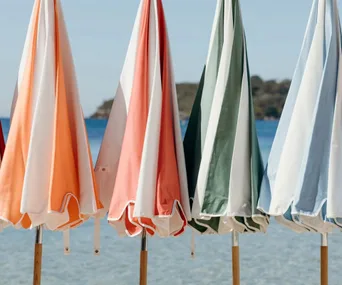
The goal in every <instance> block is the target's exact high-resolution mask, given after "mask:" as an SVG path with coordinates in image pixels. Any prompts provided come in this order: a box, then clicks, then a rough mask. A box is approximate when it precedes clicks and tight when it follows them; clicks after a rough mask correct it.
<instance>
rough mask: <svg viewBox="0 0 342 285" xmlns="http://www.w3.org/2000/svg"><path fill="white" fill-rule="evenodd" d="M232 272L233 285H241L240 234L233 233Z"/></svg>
mask: <svg viewBox="0 0 342 285" xmlns="http://www.w3.org/2000/svg"><path fill="white" fill-rule="evenodd" d="M232 271H233V285H240V254H239V233H237V232H236V231H233V232H232Z"/></svg>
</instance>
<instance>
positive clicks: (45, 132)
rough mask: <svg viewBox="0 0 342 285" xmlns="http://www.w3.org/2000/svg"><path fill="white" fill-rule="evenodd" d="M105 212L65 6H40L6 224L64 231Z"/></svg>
mask: <svg viewBox="0 0 342 285" xmlns="http://www.w3.org/2000/svg"><path fill="white" fill-rule="evenodd" d="M101 208H102V205H101V203H100V202H99V200H98V199H97V189H96V186H95V177H94V172H93V165H92V159H91V155H90V148H89V144H88V138H87V132H86V128H85V123H84V118H83V113H82V109H81V106H80V100H79V95H78V91H77V84H76V77H75V71H74V66H73V60H72V55H71V50H70V46H69V42H68V36H67V31H66V27H65V23H64V19H63V13H62V10H61V6H60V1H59V0H55V1H51V0H36V1H35V4H34V8H33V12H32V16H31V20H30V24H29V28H28V32H27V37H26V41H25V46H24V51H23V55H22V59H21V63H20V68H19V75H18V82H17V88H16V93H15V96H14V99H13V108H12V118H11V126H10V131H9V134H8V139H7V145H6V152H5V154H4V157H3V161H2V165H1V170H0V224H1V225H2V226H7V225H13V226H14V227H17V228H32V227H35V226H39V225H43V226H44V227H46V228H48V229H50V230H65V229H67V228H69V227H75V226H77V225H79V224H80V223H82V222H83V221H84V220H86V219H88V218H89V217H90V216H92V215H95V214H96V213H97V212H98V211H99V210H100V209H101Z"/></svg>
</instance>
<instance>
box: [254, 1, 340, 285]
mask: <svg viewBox="0 0 342 285" xmlns="http://www.w3.org/2000/svg"><path fill="white" fill-rule="evenodd" d="M341 68H342V67H341V29H340V20H339V14H338V8H337V1H336V0H314V1H313V5H312V9H311V13H310V18H309V21H308V25H307V29H306V33H305V37H304V42H303V45H302V49H301V53H300V56H299V60H298V63H297V67H296V70H295V73H294V76H293V80H292V84H291V88H290V90H289V94H288V96H287V100H286V103H285V106H284V110H283V113H282V116H281V118H280V121H279V126H278V129H277V132H276V135H275V139H274V143H273V146H272V149H271V152H270V156H269V160H268V163H267V167H266V172H265V175H264V178H263V182H262V191H261V195H260V200H259V205H258V207H259V209H261V210H262V211H263V212H265V213H268V214H270V215H272V216H275V219H276V220H277V221H278V222H280V223H281V224H283V225H285V226H287V227H289V228H291V229H292V230H294V231H296V232H305V231H312V232H318V233H321V234H322V248H321V254H322V258H321V267H322V284H328V276H327V272H328V267H327V259H328V258H327V257H328V256H327V254H328V250H327V249H328V248H327V233H328V232H330V231H332V230H333V229H334V228H340V227H341V225H342V222H341V217H342V211H341V205H340V201H341V198H342V188H341V187H342V186H341V175H340V171H341V159H342V152H341V151H342V146H341V140H342V136H341V135H342V132H341V112H342V110H341V100H342V99H341V95H342V94H341V92H342V73H341V72H342V69H341Z"/></svg>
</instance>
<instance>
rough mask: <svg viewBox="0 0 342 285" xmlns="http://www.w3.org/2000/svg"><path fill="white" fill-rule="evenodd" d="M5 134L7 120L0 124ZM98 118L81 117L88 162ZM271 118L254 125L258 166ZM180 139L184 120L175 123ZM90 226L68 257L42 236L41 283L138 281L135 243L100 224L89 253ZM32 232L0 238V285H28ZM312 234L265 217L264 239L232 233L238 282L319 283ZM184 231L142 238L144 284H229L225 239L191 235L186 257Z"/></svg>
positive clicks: (341, 239)
mask: <svg viewBox="0 0 342 285" xmlns="http://www.w3.org/2000/svg"><path fill="white" fill-rule="evenodd" d="M2 123H3V128H4V133H5V137H7V134H8V129H9V121H8V119H2ZM106 124H107V121H106V120H90V119H89V120H86V125H87V130H88V135H89V141H90V145H91V152H92V156H93V160H94V162H95V161H96V157H97V154H98V151H99V148H100V145H101V140H102V137H103V134H104V131H105V127H106ZM277 124H278V122H277V121H257V132H258V137H259V141H260V147H261V151H262V155H263V159H264V161H265V162H266V160H267V157H268V155H269V152H270V148H271V145H272V141H273V138H274V135H275V132H276V128H277ZM181 126H182V131H183V134H184V132H185V130H186V126H187V122H186V121H183V122H181ZM93 232H94V225H93V222H92V221H89V222H87V223H85V224H84V225H82V226H81V227H79V228H77V229H75V230H73V231H72V232H71V253H70V255H68V256H65V255H64V254H63V237H62V234H61V233H59V232H49V231H44V234H43V266H42V285H64V284H67V285H135V284H139V255H140V238H139V237H136V238H129V237H126V238H121V237H118V236H117V234H116V232H115V230H114V229H113V228H112V227H111V226H109V225H108V224H107V222H106V220H102V224H101V255H100V256H94V255H93ZM34 238H35V231H34V230H15V229H11V228H7V229H5V230H4V231H3V232H1V233H0V285H19V284H25V285H26V284H32V272H33V253H34ZM320 242H321V240H320V235H319V234H314V233H304V234H296V233H294V232H292V231H291V230H289V229H287V228H284V227H282V226H280V225H278V224H277V223H276V222H275V220H271V225H270V226H269V228H268V231H267V233H266V234H263V233H257V234H243V235H240V269H241V273H240V275H241V285H315V284H317V285H318V284H320ZM190 244H191V230H190V229H188V230H187V231H186V232H185V234H184V235H182V236H180V237H177V238H158V237H151V238H148V250H149V256H148V284H150V285H164V284H165V285H167V284H170V285H171V284H172V285H207V284H215V285H221V284H222V285H223V284H232V278H231V272H232V271H231V235H230V234H227V235H222V236H219V235H208V236H196V238H195V245H196V252H195V258H194V259H192V258H191V256H190ZM341 244H342V234H341V233H339V232H336V233H333V234H331V235H329V246H330V247H329V274H330V276H329V281H330V283H329V284H342V275H341V268H342V246H341Z"/></svg>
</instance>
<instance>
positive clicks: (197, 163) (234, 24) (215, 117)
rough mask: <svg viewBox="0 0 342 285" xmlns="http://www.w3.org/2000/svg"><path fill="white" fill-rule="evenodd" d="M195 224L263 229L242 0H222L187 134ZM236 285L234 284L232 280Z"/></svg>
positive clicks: (204, 229) (207, 229)
mask: <svg viewBox="0 0 342 285" xmlns="http://www.w3.org/2000/svg"><path fill="white" fill-rule="evenodd" d="M184 149H185V156H186V167H187V176H188V186H189V196H190V199H191V203H192V205H191V207H192V217H193V220H192V221H191V223H190V224H191V226H192V227H193V228H194V229H196V230H197V231H198V232H200V233H217V234H224V233H229V232H234V235H233V237H234V238H233V240H234V245H235V246H237V238H236V237H237V233H243V232H260V231H262V232H264V231H266V228H267V225H268V217H267V216H266V215H264V214H262V213H261V212H259V211H258V210H257V202H258V197H259V192H260V184H261V179H262V175H263V163H262V159H261V154H260V150H259V145H258V140H257V135H256V127H255V120H254V111H253V98H252V92H251V86H250V77H249V68H248V58H247V50H246V40H245V34H244V28H243V23H242V18H241V11H240V4H239V1H238V0H218V2H217V8H216V15H215V19H214V24H213V30H212V35H211V40H210V46H209V54H208V58H207V62H206V65H205V68H204V70H203V73H202V78H201V81H200V85H199V89H198V92H197V95H196V99H195V103H194V106H193V109H192V113H191V116H190V119H189V124H188V129H187V132H186V134H185V138H184ZM234 284H235V283H234Z"/></svg>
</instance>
